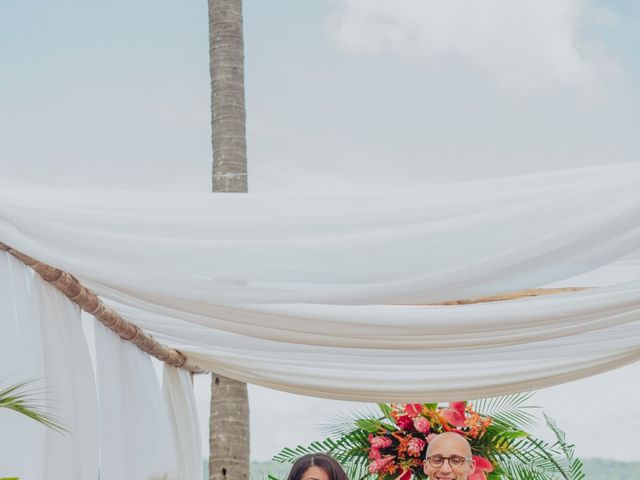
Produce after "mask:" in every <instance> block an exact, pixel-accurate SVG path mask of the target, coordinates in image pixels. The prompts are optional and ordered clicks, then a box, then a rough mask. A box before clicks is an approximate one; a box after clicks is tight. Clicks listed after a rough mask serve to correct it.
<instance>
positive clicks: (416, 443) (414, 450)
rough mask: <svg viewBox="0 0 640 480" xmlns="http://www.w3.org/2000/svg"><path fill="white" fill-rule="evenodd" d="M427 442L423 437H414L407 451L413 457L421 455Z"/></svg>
mask: <svg viewBox="0 0 640 480" xmlns="http://www.w3.org/2000/svg"><path fill="white" fill-rule="evenodd" d="M425 445H426V443H425V441H424V440H422V439H421V438H412V439H411V440H409V443H408V444H407V453H408V454H409V455H411V456H412V457H421V456H422V450H424V447H425Z"/></svg>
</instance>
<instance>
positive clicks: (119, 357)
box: [95, 324, 179, 480]
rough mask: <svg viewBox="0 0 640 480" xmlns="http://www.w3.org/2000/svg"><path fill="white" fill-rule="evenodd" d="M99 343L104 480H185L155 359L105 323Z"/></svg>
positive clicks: (97, 337)
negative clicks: (157, 479)
mask: <svg viewBox="0 0 640 480" xmlns="http://www.w3.org/2000/svg"><path fill="white" fill-rule="evenodd" d="M95 340H96V365H97V379H98V399H99V404H100V480H146V479H147V478H150V477H152V476H160V475H167V477H166V478H171V479H173V478H176V479H177V478H179V476H178V474H177V464H176V459H175V445H174V443H173V436H172V435H171V427H170V424H169V415H168V413H169V412H168V409H167V407H166V404H165V402H164V399H163V397H162V391H161V388H160V383H159V381H158V378H157V375H156V373H155V371H154V370H153V365H152V364H151V360H150V358H149V356H148V355H146V354H145V353H143V352H142V351H140V350H139V349H138V348H137V347H136V346H135V345H133V344H131V343H129V342H123V341H122V340H121V339H120V338H119V337H118V336H117V335H115V334H114V333H113V332H111V331H110V330H108V329H106V328H105V327H104V326H102V325H101V324H96V330H95ZM160 478H165V477H160Z"/></svg>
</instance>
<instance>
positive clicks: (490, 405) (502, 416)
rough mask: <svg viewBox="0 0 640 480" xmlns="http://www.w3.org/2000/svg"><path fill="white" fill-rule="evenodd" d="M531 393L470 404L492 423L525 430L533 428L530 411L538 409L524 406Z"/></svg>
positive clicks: (532, 418) (533, 419)
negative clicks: (489, 418)
mask: <svg viewBox="0 0 640 480" xmlns="http://www.w3.org/2000/svg"><path fill="white" fill-rule="evenodd" d="M532 396H533V392H524V393H514V394H512V395H504V396H501V397H491V398H483V399H480V400H474V401H472V402H470V403H471V404H473V406H474V408H475V410H476V411H477V412H478V413H481V414H482V415H486V416H488V417H491V418H492V419H493V421H494V423H498V424H500V423H502V424H505V425H509V426H517V427H518V428H520V429H522V430H526V429H529V428H532V427H533V426H535V424H536V423H537V422H536V417H535V415H534V414H533V413H532V412H531V410H535V409H539V408H540V407H537V406H532V405H525V403H526V402H527V401H528V400H530V399H531V397H532Z"/></svg>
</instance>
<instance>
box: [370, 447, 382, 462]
mask: <svg viewBox="0 0 640 480" xmlns="http://www.w3.org/2000/svg"><path fill="white" fill-rule="evenodd" d="M369 458H370V459H371V460H380V459H381V458H382V456H381V455H380V449H379V448H373V447H371V448H370V449H369Z"/></svg>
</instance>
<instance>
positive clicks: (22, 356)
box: [0, 253, 98, 480]
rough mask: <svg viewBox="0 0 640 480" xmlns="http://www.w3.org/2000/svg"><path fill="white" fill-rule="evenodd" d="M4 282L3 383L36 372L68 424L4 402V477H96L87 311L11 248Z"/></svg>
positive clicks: (0, 274)
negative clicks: (44, 422)
mask: <svg viewBox="0 0 640 480" xmlns="http://www.w3.org/2000/svg"><path fill="white" fill-rule="evenodd" d="M0 285H1V286H2V288H0V312H2V313H1V314H0V378H1V379H2V382H1V383H0V385H1V386H5V387H6V386H8V385H9V384H14V383H17V382H19V381H24V380H29V379H37V380H38V381H37V383H36V386H37V388H41V389H43V390H44V392H43V393H41V394H40V395H39V397H40V399H41V400H42V401H43V402H44V403H45V404H46V407H47V411H48V412H49V413H51V414H53V415H55V416H56V417H57V418H58V419H59V420H60V422H61V423H62V424H63V425H64V426H65V427H66V429H67V430H69V433H68V434H64V435H63V434H60V433H57V432H54V431H52V430H50V429H46V428H45V427H43V426H41V425H39V424H37V423H36V422H34V421H33V420H31V419H27V418H26V417H24V416H22V415H19V414H17V413H15V412H11V411H7V410H5V409H0V426H1V430H2V432H3V433H2V434H0V476H17V477H20V478H24V479H29V478H34V479H35V478H50V477H56V478H65V479H69V480H87V479H97V478H98V424H97V399H96V393H95V385H94V378H93V370H92V368H91V360H90V357H89V352H88V349H87V345H86V342H85V340H84V336H83V334H82V329H81V326H80V312H79V310H78V308H77V307H76V306H75V305H74V304H73V303H71V302H70V301H69V300H68V299H67V298H65V297H64V296H63V295H62V294H61V293H59V292H58V291H57V290H56V289H54V288H53V287H51V286H50V285H48V284H46V283H45V282H44V281H43V280H42V279H40V278H39V277H38V276H35V275H33V272H31V271H30V269H28V268H27V267H25V266H24V265H23V264H22V263H20V262H19V261H17V260H16V259H14V258H13V257H11V256H10V255H8V254H6V253H0ZM0 388H1V387H0ZM7 432H9V433H7Z"/></svg>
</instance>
